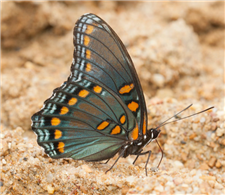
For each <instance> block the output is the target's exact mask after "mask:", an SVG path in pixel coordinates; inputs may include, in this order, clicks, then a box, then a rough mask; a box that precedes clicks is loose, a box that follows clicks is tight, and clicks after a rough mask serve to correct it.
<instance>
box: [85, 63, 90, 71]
mask: <svg viewBox="0 0 225 195" xmlns="http://www.w3.org/2000/svg"><path fill="white" fill-rule="evenodd" d="M85 70H86V71H87V72H90V71H91V64H90V63H87V64H86V68H85Z"/></svg>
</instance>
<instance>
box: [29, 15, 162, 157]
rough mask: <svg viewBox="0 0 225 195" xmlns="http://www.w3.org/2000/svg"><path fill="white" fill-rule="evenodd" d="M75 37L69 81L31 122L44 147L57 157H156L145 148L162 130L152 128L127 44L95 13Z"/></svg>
mask: <svg viewBox="0 0 225 195" xmlns="http://www.w3.org/2000/svg"><path fill="white" fill-rule="evenodd" d="M73 35H74V37H73V42H74V54H73V57H74V58H73V62H72V66H71V74H70V76H69V78H68V80H67V81H66V82H64V83H63V84H62V85H61V86H60V87H59V88H56V89H55V90H54V91H53V95H52V96H51V97H50V98H49V99H47V100H46V101H45V102H44V106H43V108H42V109H41V110H40V111H39V112H37V113H35V114H34V115H33V116H32V118H31V119H32V122H33V123H32V129H33V131H34V132H35V133H36V134H37V137H38V138H37V141H38V144H39V145H40V146H42V147H43V148H44V149H45V152H46V153H47V154H48V155H49V156H50V157H51V158H55V159H57V158H73V159H76V160H86V161H101V160H106V159H110V158H112V157H113V156H115V154H117V153H119V157H127V156H128V155H137V157H138V156H139V155H142V154H147V153H149V156H150V151H148V152H145V153H143V152H142V150H143V147H144V146H145V145H147V144H148V143H149V142H151V141H152V140H154V139H155V138H156V137H157V136H158V134H159V132H160V131H159V130H157V129H150V130H147V111H146V105H145V100H144V95H143V92H142V88H141V85H140V82H139V79H138V76H137V73H136V71H135V68H134V65H133V63H132V60H131V58H130V56H129V54H128V52H127V50H126V48H125V46H124V45H123V43H122V42H121V40H120V39H119V37H118V36H117V35H116V33H115V32H114V31H113V30H112V29H111V27H110V26H109V25H108V24H107V23H106V22H104V21H103V20H102V19H101V18H99V17H98V16H96V15H94V14H85V15H83V16H82V17H81V18H80V19H79V20H78V21H77V23H76V25H75V28H74V31H73ZM148 158H149V157H148ZM118 159H119V158H118ZM118 159H117V160H118Z"/></svg>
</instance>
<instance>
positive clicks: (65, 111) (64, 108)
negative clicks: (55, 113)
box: [60, 106, 69, 114]
mask: <svg viewBox="0 0 225 195" xmlns="http://www.w3.org/2000/svg"><path fill="white" fill-rule="evenodd" d="M67 112H69V109H68V108H67V107H65V106H63V107H62V108H61V111H60V114H66V113H67Z"/></svg>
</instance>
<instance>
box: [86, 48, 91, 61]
mask: <svg viewBox="0 0 225 195" xmlns="http://www.w3.org/2000/svg"><path fill="white" fill-rule="evenodd" d="M86 58H87V59H90V58H91V51H90V50H89V49H87V50H86Z"/></svg>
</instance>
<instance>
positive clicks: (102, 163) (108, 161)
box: [102, 158, 110, 164]
mask: <svg viewBox="0 0 225 195" xmlns="http://www.w3.org/2000/svg"><path fill="white" fill-rule="evenodd" d="M109 160H110V158H109V159H108V160H107V161H106V162H104V163H102V164H107V163H108V162H109Z"/></svg>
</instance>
